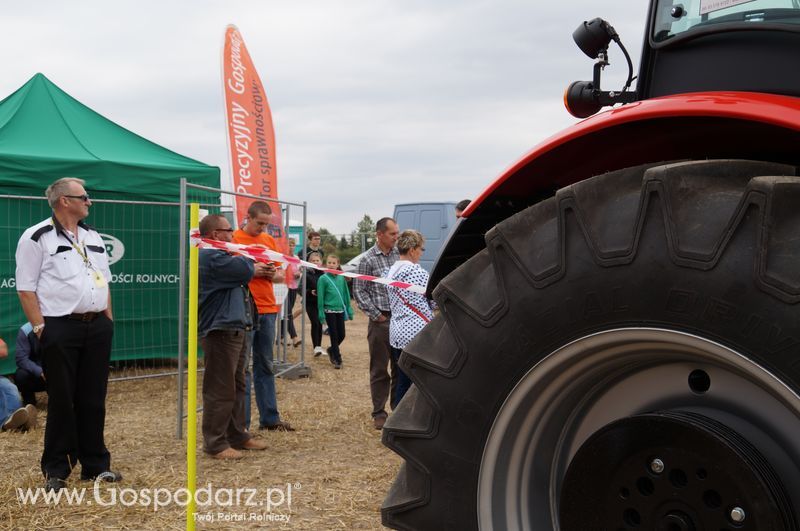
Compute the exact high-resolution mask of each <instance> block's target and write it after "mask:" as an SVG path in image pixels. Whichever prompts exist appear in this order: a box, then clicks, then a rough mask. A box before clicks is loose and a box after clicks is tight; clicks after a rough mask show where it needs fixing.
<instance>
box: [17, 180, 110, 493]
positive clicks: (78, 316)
mask: <svg viewBox="0 0 800 531" xmlns="http://www.w3.org/2000/svg"><path fill="white" fill-rule="evenodd" d="M83 185H84V182H83V181H82V180H80V179H75V178H71V177H64V178H62V179H59V180H57V181H55V182H54V183H53V184H51V185H50V186H49V187H48V188H47V190H46V191H45V195H46V196H47V201H48V203H49V204H50V207H51V208H52V209H53V215H52V217H50V218H48V219H45V220H43V221H41V222H40V223H37V224H36V225H34V226H33V227H30V228H28V229H27V230H26V231H25V232H24V233H22V236H21V237H20V239H19V243H18V244H17V254H16V260H17V270H16V284H17V291H18V293H19V298H20V301H21V303H22V310H23V311H24V312H25V316H26V317H27V318H28V321H29V322H30V323H31V324H32V325H33V331H34V333H35V334H36V335H37V336H38V338H39V342H40V346H41V356H42V366H43V369H44V378H45V381H46V383H47V394H48V404H47V425H46V428H45V435H44V451H43V453H42V460H41V468H42V473H43V474H44V476H45V478H46V483H45V488H46V489H48V490H58V489H61V488H63V487H64V486H65V485H66V479H67V477H69V475H70V472H71V471H72V468H73V467H74V466H75V465H76V464H77V463H78V462H80V463H81V479H85V480H92V479H95V478H96V477H98V476H100V477H101V478H102V479H104V480H105V481H119V480H120V479H122V476H121V475H120V474H119V473H116V472H111V471H110V470H109V467H110V464H111V454H110V453H109V451H108V449H107V448H106V446H105V442H104V439H103V430H104V425H105V413H106V412H105V399H106V387H107V383H108V367H109V359H110V356H111V338H112V335H113V332H114V324H113V321H112V313H111V294H110V292H109V289H108V282H109V280H110V279H111V271H110V270H109V266H108V255H107V254H106V251H105V245H104V244H103V240H102V238H101V237H100V235H99V234H98V233H97V232H96V231H95V230H93V229H92V228H91V227H89V226H88V225H86V224H84V223H83V220H84V219H85V218H86V217H87V216H88V215H89V207H90V206H91V205H92V202H91V200H90V199H89V196H88V195H87V194H86V190H85V189H84V187H83Z"/></svg>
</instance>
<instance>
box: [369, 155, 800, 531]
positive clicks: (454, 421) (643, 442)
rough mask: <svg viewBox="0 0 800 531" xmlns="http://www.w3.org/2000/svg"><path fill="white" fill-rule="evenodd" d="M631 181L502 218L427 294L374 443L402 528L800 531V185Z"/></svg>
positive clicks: (388, 516)
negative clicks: (481, 246)
mask: <svg viewBox="0 0 800 531" xmlns="http://www.w3.org/2000/svg"><path fill="white" fill-rule="evenodd" d="M794 175H795V168H794V167H789V166H785V165H779V164H772V163H765V162H753V161H735V160H718V161H702V162H681V163H673V164H661V165H655V166H653V165H650V166H647V167H636V168H629V169H626V170H620V171H616V172H613V173H608V174H605V175H600V176H596V177H594V178H592V179H589V180H587V181H584V182H581V183H578V184H575V185H572V186H569V187H567V188H564V189H562V190H560V191H559V192H558V193H557V194H556V195H555V196H554V197H552V198H551V199H548V200H546V201H543V202H541V203H539V204H537V205H534V206H532V207H530V208H528V209H527V210H525V211H523V212H520V213H519V214H517V215H515V216H513V217H511V218H509V219H507V220H505V221H503V222H502V223H500V224H498V225H497V226H496V227H495V228H494V229H492V230H491V231H490V232H489V233H488V234H487V235H486V244H487V245H486V249H485V250H483V251H482V252H480V253H479V254H477V255H475V256H474V257H473V258H471V259H470V260H469V261H467V262H466V263H464V264H463V265H462V266H461V267H460V268H458V269H457V270H456V271H454V272H453V273H452V274H450V275H449V276H448V277H447V278H445V279H444V280H443V281H442V282H441V284H440V285H439V286H437V288H436V290H435V292H434V297H435V299H436V301H437V302H438V304H439V307H440V308H441V315H439V316H438V317H437V318H436V319H434V320H433V321H432V322H431V323H430V324H429V325H428V326H427V327H426V328H425V329H424V330H423V331H422V332H421V333H420V334H419V335H418V337H417V338H416V339H415V340H414V341H413V342H412V343H411V344H410V345H409V346H408V348H407V349H406V350H405V352H404V353H403V355H402V357H401V359H400V365H401V367H402V368H403V370H404V371H406V372H407V373H408V374H409V375H410V377H411V379H412V380H413V382H414V384H415V385H414V386H412V388H411V390H410V391H409V392H408V394H407V395H406V397H405V398H404V399H403V401H402V402H401V404H400V406H399V407H398V408H397V410H396V411H395V412H394V413H393V415H392V416H391V417H390V419H389V421H388V422H387V423H386V426H385V428H384V431H383V442H384V444H386V445H387V446H388V447H390V448H391V449H392V450H394V451H395V452H397V453H398V454H400V455H401V456H402V457H403V458H404V459H405V463H404V464H403V465H402V467H401V469H400V472H399V474H398V476H397V478H396V480H395V482H394V484H393V486H392V488H391V490H390V491H389V493H388V495H387V497H386V500H385V502H384V505H383V507H382V516H383V523H384V524H385V525H387V526H389V527H393V528H397V529H431V530H445V529H452V530H457V531H464V530H469V529H494V530H506V529H532V530H539V531H549V530H559V529H560V530H562V531H588V530H609V531H618V530H634V529H641V530H647V531H650V530H664V531H673V530H674V531H682V530H690V529H697V530H700V529H706V530H713V531H717V530H722V529H729V530H759V531H762V530H795V529H798V522H800V514H798V510H799V509H800V398H799V397H798V392H799V391H800V305H798V301H800V178H798V177H795V176H794Z"/></svg>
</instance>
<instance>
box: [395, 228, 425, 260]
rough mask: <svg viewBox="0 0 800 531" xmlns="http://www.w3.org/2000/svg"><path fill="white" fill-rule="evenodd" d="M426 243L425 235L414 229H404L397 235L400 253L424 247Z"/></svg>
mask: <svg viewBox="0 0 800 531" xmlns="http://www.w3.org/2000/svg"><path fill="white" fill-rule="evenodd" d="M424 244H425V236H423V235H422V234H421V233H419V232H417V231H415V230H412V229H407V230H404V231H403V232H401V233H400V236H398V237H397V250H398V251H400V254H408V252H409V251H413V250H414V249H416V248H418V247H422V246H423V245H424Z"/></svg>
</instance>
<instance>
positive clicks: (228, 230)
mask: <svg viewBox="0 0 800 531" xmlns="http://www.w3.org/2000/svg"><path fill="white" fill-rule="evenodd" d="M214 231H215V232H233V229H214Z"/></svg>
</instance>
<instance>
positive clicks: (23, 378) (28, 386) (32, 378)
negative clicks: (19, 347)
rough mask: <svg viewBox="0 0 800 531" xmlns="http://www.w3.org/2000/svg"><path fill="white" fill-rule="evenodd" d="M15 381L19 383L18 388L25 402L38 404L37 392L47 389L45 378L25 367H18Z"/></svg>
mask: <svg viewBox="0 0 800 531" xmlns="http://www.w3.org/2000/svg"><path fill="white" fill-rule="evenodd" d="M14 383H15V384H17V389H19V393H20V394H21V395H22V403H23V404H33V405H36V393H39V392H41V391H46V390H47V389H46V387H45V381H44V378H42V377H41V376H37V375H36V374H33V373H32V372H30V371H26V370H25V369H17V372H16V374H14Z"/></svg>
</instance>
